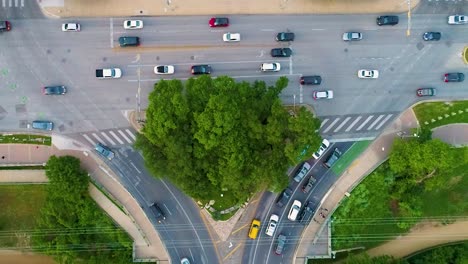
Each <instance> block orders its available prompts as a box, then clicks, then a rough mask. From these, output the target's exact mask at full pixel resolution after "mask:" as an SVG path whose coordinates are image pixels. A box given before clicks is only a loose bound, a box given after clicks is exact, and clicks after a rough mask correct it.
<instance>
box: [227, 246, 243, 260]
mask: <svg viewBox="0 0 468 264" xmlns="http://www.w3.org/2000/svg"><path fill="white" fill-rule="evenodd" d="M240 246H242V243H240V244H239V245H237V247H235V248H234V249H233V250H232V251H231V252H229V253H228V254H227V255H226V257H224V258H223V261H225V260H226V259H227V258H228V257H229V256H231V255H232V254H233V253H234V252H236V250H237V249H238V248H239V247H240Z"/></svg>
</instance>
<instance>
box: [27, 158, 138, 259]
mask: <svg viewBox="0 0 468 264" xmlns="http://www.w3.org/2000/svg"><path fill="white" fill-rule="evenodd" d="M46 175H47V177H48V178H49V184H48V185H47V198H46V202H45V205H44V207H43V208H41V213H40V215H39V216H38V218H37V219H36V220H37V227H36V232H34V235H33V242H34V247H33V249H35V250H37V251H39V252H44V253H46V254H49V255H52V256H54V258H55V259H56V260H57V261H58V262H59V263H76V262H83V263H116V264H117V263H129V262H131V241H130V240H129V238H128V236H127V235H126V234H125V233H124V232H122V231H121V230H120V229H119V228H118V227H116V226H115V224H113V223H112V222H111V221H110V220H109V218H108V217H107V216H105V215H104V214H103V213H102V212H101V210H100V209H99V208H98V207H97V206H96V204H95V203H94V201H93V200H92V199H91V198H90V197H89V192H88V186H89V178H88V175H87V173H86V172H85V171H83V170H82V169H81V168H80V161H79V160H78V159H77V158H75V157H71V156H65V157H56V156H52V157H50V159H49V161H48V162H47V165H46ZM78 260H80V261H78Z"/></svg>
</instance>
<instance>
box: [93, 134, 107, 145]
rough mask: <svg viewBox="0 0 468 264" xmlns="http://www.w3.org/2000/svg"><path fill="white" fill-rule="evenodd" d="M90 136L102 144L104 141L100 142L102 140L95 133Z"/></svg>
mask: <svg viewBox="0 0 468 264" xmlns="http://www.w3.org/2000/svg"><path fill="white" fill-rule="evenodd" d="M91 135H93V137H94V138H95V139H97V141H98V142H101V143H104V141H102V139H101V138H100V137H99V136H98V135H97V134H96V133H93V134H91Z"/></svg>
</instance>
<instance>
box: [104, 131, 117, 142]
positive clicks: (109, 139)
mask: <svg viewBox="0 0 468 264" xmlns="http://www.w3.org/2000/svg"><path fill="white" fill-rule="evenodd" d="M101 135H103V136H104V137H105V138H106V139H107V141H109V142H110V143H111V144H112V145H116V144H115V142H114V140H112V139H111V138H110V137H109V136H108V135H106V133H104V132H101Z"/></svg>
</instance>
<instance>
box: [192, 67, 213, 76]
mask: <svg viewBox="0 0 468 264" xmlns="http://www.w3.org/2000/svg"><path fill="white" fill-rule="evenodd" d="M210 73H211V66H210V65H193V66H192V74H194V75H198V74H210Z"/></svg>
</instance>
